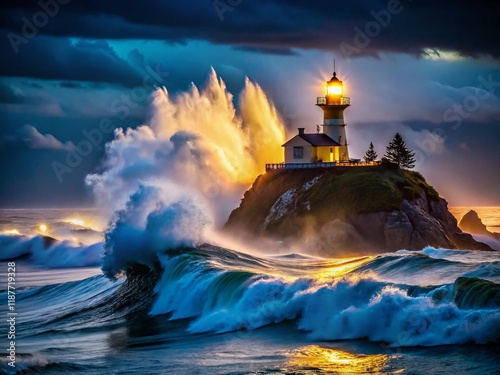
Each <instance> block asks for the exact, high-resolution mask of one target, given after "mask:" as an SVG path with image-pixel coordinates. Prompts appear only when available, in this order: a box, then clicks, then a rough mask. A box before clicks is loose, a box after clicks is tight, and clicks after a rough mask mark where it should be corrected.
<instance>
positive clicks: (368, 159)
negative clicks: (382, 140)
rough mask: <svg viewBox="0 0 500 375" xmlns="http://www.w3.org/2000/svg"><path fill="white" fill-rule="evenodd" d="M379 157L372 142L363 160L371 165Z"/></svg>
mask: <svg viewBox="0 0 500 375" xmlns="http://www.w3.org/2000/svg"><path fill="white" fill-rule="evenodd" d="M377 158H378V155H377V153H376V152H375V149H374V148H373V142H370V147H368V151H366V154H365V156H364V157H363V159H365V162H367V163H370V162H372V161H375V160H377Z"/></svg>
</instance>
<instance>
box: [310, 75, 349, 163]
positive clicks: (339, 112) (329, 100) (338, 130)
mask: <svg viewBox="0 0 500 375" xmlns="http://www.w3.org/2000/svg"><path fill="white" fill-rule="evenodd" d="M343 94H344V85H343V84H342V81H341V80H339V79H338V78H337V73H336V72H335V71H334V72H333V76H332V78H331V79H330V80H329V81H328V82H326V95H325V96H323V97H319V98H318V99H317V101H316V105H317V106H318V107H320V108H321V109H322V110H323V124H322V126H323V133H324V134H326V135H328V136H329V137H330V138H331V139H333V140H334V141H336V142H337V143H338V144H339V145H340V147H339V148H338V152H339V155H335V160H339V161H349V150H348V147H347V136H346V131H345V127H346V123H345V121H344V111H345V110H346V109H347V107H349V106H350V104H351V100H350V98H348V97H345V96H343Z"/></svg>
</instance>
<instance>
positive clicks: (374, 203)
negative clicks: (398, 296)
mask: <svg viewBox="0 0 500 375" xmlns="http://www.w3.org/2000/svg"><path fill="white" fill-rule="evenodd" d="M225 228H226V229H227V230H229V231H231V232H239V233H243V234H247V235H250V236H260V237H267V238H274V239H279V240H282V241H289V242H291V243H297V242H299V243H301V244H303V245H304V246H307V247H309V248H311V249H314V250H315V251H316V252H317V253H319V254H321V255H335V253H339V252H342V253H344V254H345V253H360V252H373V251H392V250H398V249H408V250H420V249H422V248H424V247H426V246H434V247H445V248H449V249H454V248H459V249H470V250H491V248H490V247H489V246H488V245H485V244H483V243H480V242H477V241H475V240H474V239H473V238H472V236H471V235H469V234H467V233H464V232H462V231H461V230H460V229H459V228H458V226H457V221H456V219H455V218H454V217H453V215H452V214H451V213H450V212H449V211H448V205H447V202H446V201H445V200H444V199H443V198H441V197H439V194H438V193H437V192H436V191H435V190H434V189H433V188H432V187H431V186H429V185H428V184H427V182H426V181H425V179H424V178H423V177H422V175H420V174H419V173H417V172H411V171H402V170H400V169H398V168H395V167H394V166H392V165H382V166H376V167H356V168H349V167H344V168H343V167H337V168H330V169H321V168H318V169H304V170H282V171H273V172H271V173H266V174H264V175H261V176H259V177H258V178H257V179H256V180H255V182H254V184H253V186H252V188H251V189H250V190H248V191H247V192H246V193H245V195H244V198H243V200H242V202H241V204H240V206H239V207H238V208H237V209H235V210H234V211H233V212H232V213H231V215H230V217H229V220H228V221H227V223H226V226H225Z"/></svg>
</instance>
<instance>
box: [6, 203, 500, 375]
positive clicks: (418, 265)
mask: <svg viewBox="0 0 500 375" xmlns="http://www.w3.org/2000/svg"><path fill="white" fill-rule="evenodd" d="M493 209H495V210H496V208H493ZM493 209H492V210H493ZM465 212H466V211H465ZM490 212H491V211H490ZM496 212H498V211H496ZM480 216H481V214H480ZM492 216H494V215H492ZM495 220H497V221H494V220H493V221H492V222H493V224H492V226H493V227H494V226H495V225H497V224H495V223H498V218H496V219H495ZM105 226H106V221H105V220H103V219H102V218H99V217H98V216H97V213H96V212H95V211H93V210H0V259H1V262H0V294H1V296H0V301H2V302H1V310H0V314H1V315H2V316H3V317H2V319H0V329H1V332H2V336H1V337H2V338H1V339H0V348H1V349H2V353H3V354H2V357H1V358H0V373H5V374H311V375H312V374H415V375H416V374H478V375H485V374H500V348H499V345H498V343H499V342H500V259H499V256H498V254H499V253H498V252H474V251H463V250H460V251H457V250H449V249H434V248H430V247H429V248H426V249H424V250H422V251H418V252H409V251H406V250H400V251H398V252H394V253H387V254H374V255H372V256H362V257H352V258H338V259H321V258H317V257H314V256H311V255H305V254H299V253H297V251H296V249H295V250H294V252H293V253H292V252H290V253H281V254H269V253H268V252H267V253H266V251H265V249H262V250H264V251H263V252H262V253H260V255H258V254H248V253H245V252H241V251H238V250H239V249H238V248H236V249H225V248H222V247H217V246H213V245H210V244H199V245H196V246H187V245H179V246H176V247H172V248H171V249H170V250H168V251H163V250H162V251H160V252H157V251H156V252H155V254H156V255H157V256H156V257H154V258H151V257H150V254H151V253H150V249H151V248H154V247H155V242H154V241H153V242H144V240H145V239H144V238H142V237H141V236H135V237H134V236H132V235H130V232H132V229H130V228H128V227H124V226H122V225H120V222H119V221H118V222H117V223H115V226H114V228H113V230H111V231H110V232H108V233H107V235H106V240H107V243H108V244H109V243H113V245H114V249H115V250H114V251H115V252H114V253H113V254H110V253H109V252H108V253H107V252H104V250H103V242H102V241H103V232H102V230H103V228H104V227H105ZM150 233H153V234H154V233H155V232H154V231H152V232H150ZM43 235H47V236H52V237H55V238H57V239H59V240H60V241H57V242H52V241H50V240H47V239H44V237H43ZM149 237H154V236H153V235H150V236H149ZM149 237H148V238H149ZM137 238H141V241H142V242H141V241H138V240H137ZM118 250H120V252H119V251H118ZM103 259H104V264H103ZM151 259H153V260H151ZM12 261H14V262H15V281H16V290H15V291H16V299H15V312H16V313H17V315H16V325H15V329H16V330H15V335H16V337H15V347H16V358H15V359H16V362H15V367H11V366H9V364H8V363H9V361H10V360H9V359H8V357H7V355H5V353H8V352H9V350H8V349H9V345H10V342H9V340H8V339H7V335H6V333H7V332H8V331H9V327H10V326H9V323H8V322H7V317H8V315H7V314H8V310H7V307H8V305H7V300H8V297H7V282H8V280H7V277H8V263H9V262H12ZM139 264H141V265H139ZM103 269H104V272H103ZM119 269H122V270H124V272H122V274H121V275H117V272H115V271H116V270H119ZM125 274H126V276H125Z"/></svg>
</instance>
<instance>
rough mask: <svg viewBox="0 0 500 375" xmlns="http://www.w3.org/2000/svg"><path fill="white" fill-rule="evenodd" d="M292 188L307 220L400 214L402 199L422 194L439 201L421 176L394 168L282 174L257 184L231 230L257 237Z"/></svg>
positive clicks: (233, 218)
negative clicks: (381, 213)
mask: <svg viewBox="0 0 500 375" xmlns="http://www.w3.org/2000/svg"><path fill="white" fill-rule="evenodd" d="M318 176H319V177H320V178H319V180H318V181H317V182H316V183H315V184H314V185H312V186H311V187H310V188H309V189H306V188H304V184H305V183H306V182H308V181H311V180H313V179H314V178H315V177H318ZM293 188H294V189H296V199H295V202H296V207H304V208H303V209H302V213H303V214H304V215H307V216H310V215H312V216H314V217H315V218H316V219H317V220H321V221H323V220H325V221H326V220H332V219H335V218H345V217H346V216H347V215H348V214H350V213H362V212H376V211H389V210H397V209H399V208H400V206H401V203H402V201H403V199H409V200H412V199H415V198H417V197H419V196H421V194H422V192H425V193H426V195H427V197H428V198H429V199H438V198H439V194H438V193H437V192H436V190H434V188H433V187H432V186H430V185H429V184H428V183H427V182H426V181H425V179H424V177H423V176H422V175H421V174H420V173H418V172H413V171H407V170H401V169H399V168H397V167H396V166H394V165H393V164H385V165H378V166H370V167H335V168H316V169H293V170H279V171H272V172H268V173H265V174H263V175H260V176H259V177H258V178H257V179H256V180H255V182H254V183H253V185H252V187H251V189H250V190H248V191H247V192H246V193H245V195H244V199H243V200H242V202H241V205H240V207H238V208H237V209H235V210H234V211H233V212H232V213H231V215H230V217H229V220H228V222H227V224H226V227H227V228H232V227H241V228H245V229H247V230H250V231H257V232H258V231H259V228H260V227H261V226H262V223H263V222H264V220H265V218H266V217H267V215H268V213H269V211H270V209H271V207H272V206H273V204H274V203H275V202H276V200H277V199H278V198H279V197H280V196H281V195H283V194H284V193H285V192H287V191H288V190H290V189H293ZM305 207H307V209H306V208H305ZM298 214H299V215H300V214H301V213H300V209H299V212H298Z"/></svg>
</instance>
